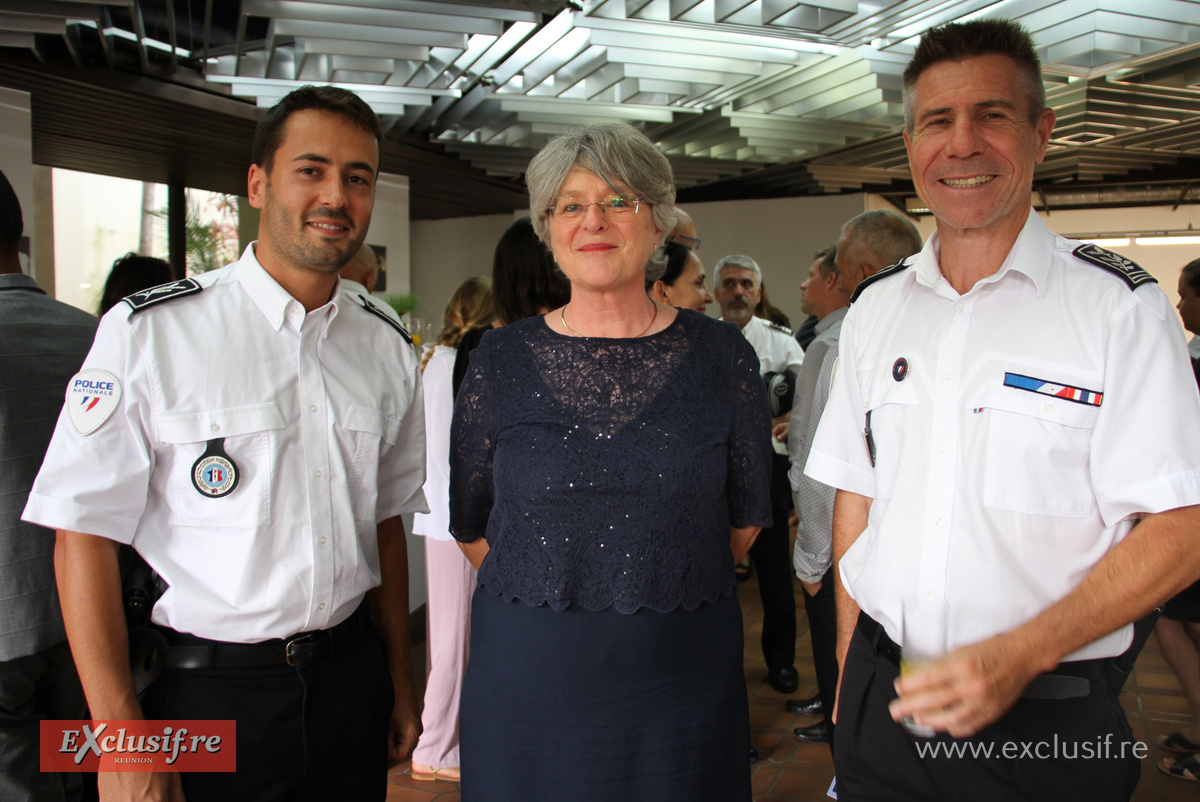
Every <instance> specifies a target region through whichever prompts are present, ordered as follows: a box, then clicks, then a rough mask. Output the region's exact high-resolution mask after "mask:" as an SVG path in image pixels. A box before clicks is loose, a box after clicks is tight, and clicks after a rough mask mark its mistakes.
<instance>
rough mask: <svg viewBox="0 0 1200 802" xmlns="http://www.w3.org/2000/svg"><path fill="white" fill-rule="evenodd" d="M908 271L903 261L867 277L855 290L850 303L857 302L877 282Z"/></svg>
mask: <svg viewBox="0 0 1200 802" xmlns="http://www.w3.org/2000/svg"><path fill="white" fill-rule="evenodd" d="M907 269H908V264H907V263H906V262H905V261H904V260H903V259H901V260H900V261H899V262H896V264H894V265H890V266H888V267H885V268H884V269H883V270H880V271H879V272H878V273H875V274H874V275H870V276H867V277H866V278H865V279H863V280H862V281H860V282H858V286H857V287H855V288H854V294H853V295H851V296H850V303H854V302H855V301H857V300H858V296H860V295H862V291H863V290H865V289H866V288H867V287H869V286H871V285H872V284H874V283H875V282H876V281H879V280H881V279H885V278H887V277H888V276H894V275H896V274H897V273H901V272H903V271H905V270H907Z"/></svg>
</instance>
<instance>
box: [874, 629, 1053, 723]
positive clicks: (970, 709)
mask: <svg viewBox="0 0 1200 802" xmlns="http://www.w3.org/2000/svg"><path fill="white" fill-rule="evenodd" d="M1013 641H1014V638H1013V636H1012V634H1011V633H1005V634H1002V635H997V636H996V637H994V638H988V639H987V640H985V641H980V642H979V643H973V644H971V645H970V646H964V647H962V648H961V649H955V650H954V651H953V652H951V653H950V654H948V655H946V656H945V657H943V658H942V659H941V660H938V661H936V662H933V663H930V664H928V665H926V666H924V667H922V668H921V669H919V670H917V671H915V672H913V673H912V674H909V675H907V676H904V677H901V678H899V679H897V680H896V686H895V687H896V693H898V694H900V698H899V699H896V700H894V701H893V702H892V703H891V705H889V707H888V709H889V711H890V712H891V714H892V719H893V720H895V721H903V720H904V719H905V718H912V719H915V720H916V721H917V723H918V724H925V725H927V726H930V727H932V728H933V729H934V730H937V731H938V732H946V733H949V734H950V735H952V736H954V737H955V738H966V737H968V736H971V735H974V734H975V733H977V732H979V731H980V730H982V729H983V728H984V727H986V726H988V725H989V724H991V723H992V722H994V721H996V720H998V719H999V718H1000V717H1001V716H1003V715H1004V714H1005V713H1007V712H1008V711H1009V709H1010V708H1012V706H1013V705H1014V704H1016V702H1017V699H1019V698H1020V696H1021V694H1022V692H1024V690H1025V688H1026V687H1027V686H1028V685H1029V683H1030V682H1032V681H1033V679H1034V677H1036V676H1037V675H1038V674H1039V673H1040V672H1041V670H1042V667H1041V665H1040V664H1039V661H1038V660H1035V659H1030V658H1029V656H1028V655H1026V654H1025V653H1024V652H1022V651H1021V650H1019V649H1017V648H1015V647H1014V643H1013Z"/></svg>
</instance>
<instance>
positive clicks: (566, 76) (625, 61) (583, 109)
mask: <svg viewBox="0 0 1200 802" xmlns="http://www.w3.org/2000/svg"><path fill="white" fill-rule="evenodd" d="M573 8H578V9H580V10H572V9H573ZM68 12H74V13H68ZM988 15H992V16H998V15H1006V16H1010V17H1014V18H1017V19H1019V20H1021V21H1022V22H1023V23H1024V24H1025V25H1026V26H1027V27H1029V29H1030V30H1031V31H1032V32H1033V34H1034V37H1035V40H1036V43H1037V46H1038V48H1039V50H1040V52H1041V53H1042V54H1043V57H1044V59H1045V61H1046V64H1045V74H1046V77H1047V81H1048V84H1049V87H1048V88H1049V94H1050V97H1051V103H1052V104H1054V105H1055V106H1056V107H1057V109H1058V111H1059V116H1060V120H1061V124H1060V127H1059V129H1058V131H1057V132H1056V134H1055V139H1054V146H1055V147H1054V148H1053V149H1052V151H1051V153H1050V154H1048V158H1047V164H1046V165H1045V166H1043V167H1042V168H1040V171H1039V173H1037V175H1038V179H1037V180H1039V181H1041V180H1043V179H1042V178H1041V176H1042V175H1046V176H1050V178H1048V179H1046V180H1049V181H1050V182H1051V183H1053V182H1057V181H1064V180H1083V179H1087V180H1098V179H1101V178H1103V177H1105V176H1108V175H1114V176H1118V175H1122V174H1126V173H1129V172H1131V171H1132V172H1135V173H1136V172H1138V171H1143V170H1150V171H1154V170H1159V171H1163V170H1168V171H1169V170H1179V169H1183V168H1188V167H1190V164H1191V161H1190V160H1191V159H1192V158H1193V156H1196V155H1200V154H1198V153H1197V149H1198V148H1200V135H1197V133H1200V132H1196V131H1195V129H1193V128H1192V127H1190V126H1191V123H1192V122H1193V121H1196V120H1198V119H1200V101H1198V98H1200V2H1194V1H1193V0H1139V2H1138V3H1137V4H1131V3H1130V4H1126V3H1111V2H1100V3H1097V2H1095V0H1003V2H1000V3H997V2H995V0H963V1H962V2H957V3H954V4H948V3H945V2H943V0H869V1H868V0H810V2H794V0H719V1H718V0H582V2H579V3H576V4H568V3H567V2H566V1H565V0H458V2H431V0H193V1H192V2H186V1H185V0H113V2H109V1H108V0H3V2H0V50H4V51H7V52H9V53H10V54H11V53H13V52H26V53H33V54H35V56H36V57H37V58H40V59H43V60H45V62H46V64H47V66H51V65H56V64H60V63H61V64H71V63H75V64H78V65H83V66H86V67H90V68H92V69H101V70H104V69H106V67H107V66H109V65H114V66H116V67H118V68H119V69H120V70H122V71H128V70H133V71H134V72H140V73H142V74H146V75H150V76H154V78H147V79H143V80H149V81H151V83H153V82H154V81H156V80H159V79H162V78H167V79H169V80H172V81H178V80H180V79H183V78H184V77H185V76H189V77H188V79H187V80H191V81H195V80H199V78H198V77H191V76H197V71H203V72H204V73H205V75H206V77H207V78H208V79H209V85H210V86H211V85H213V84H220V87H218V88H217V92H222V91H224V92H226V93H232V94H234V95H237V96H238V97H246V98H248V99H249V98H253V99H254V101H255V102H256V103H258V104H260V105H262V104H270V103H272V102H274V100H275V99H277V98H278V97H280V96H282V95H283V94H284V93H285V92H286V91H288V90H289V89H290V88H291V87H292V86H293V85H294V84H292V83H289V82H294V81H298V80H299V81H311V82H326V81H338V82H342V83H346V84H353V85H356V87H361V88H363V93H364V95H367V96H368V98H369V101H370V102H372V103H374V104H375V105H376V107H377V109H378V110H379V111H380V112H381V114H382V115H383V118H384V123H385V125H386V126H387V128H388V136H389V138H394V139H397V140H400V139H404V138H406V137H411V136H416V137H420V138H422V140H423V141H425V142H427V143H430V142H432V143H437V144H432V145H430V146H429V149H428V150H427V151H425V152H424V153H423V154H421V159H425V158H433V159H436V160H439V164H440V167H439V168H438V169H441V168H442V167H445V168H446V169H448V170H449V169H450V167H449V166H450V165H455V168H457V167H458V166H462V165H463V163H470V164H473V165H475V166H474V167H469V168H467V170H466V172H457V171H456V169H455V170H450V172H449V175H452V176H453V181H454V182H455V184H456V187H462V186H467V187H470V186H472V185H473V184H479V191H478V192H476V193H465V194H470V195H471V198H472V199H467V198H466V197H465V194H464V193H459V194H457V195H454V196H442V197H441V199H439V196H438V192H439V191H440V189H439V188H438V187H436V186H435V185H434V184H435V183H436V182H437V181H438V180H439V179H440V180H442V181H443V182H444V181H446V180H448V179H447V178H446V176H447V173H437V172H436V170H435V171H433V172H432V173H431V172H430V171H431V169H432V168H430V167H428V166H423V164H424V162H422V161H421V159H418V160H417V163H416V164H408V163H407V162H406V161H405V159H406V158H409V157H412V158H416V155H414V154H409V155H408V156H406V157H403V158H402V157H393V156H385V160H386V159H390V158H395V159H396V161H395V162H393V164H396V165H399V169H398V171H399V172H409V173H410V174H414V175H417V174H419V175H421V176H422V177H421V178H419V179H416V180H414V183H413V191H414V197H415V193H416V192H417V191H418V184H420V183H422V182H426V181H427V182H429V184H430V186H429V187H428V189H429V196H428V203H427V204H424V205H423V206H422V207H421V208H418V205H417V204H416V203H414V206H413V213H414V216H427V215H428V214H429V212H428V210H430V209H437V210H439V211H436V212H433V213H432V214H433V215H434V216H437V215H440V214H441V213H442V212H441V211H440V210H441V209H446V208H455V207H460V206H462V205H463V204H467V205H468V206H469V207H470V208H471V209H472V210H474V209H476V208H480V207H482V206H485V205H486V204H489V203H497V204H505V203H509V204H515V205H514V206H512V208H517V207H519V206H520V205H521V203H523V199H521V200H514V196H516V195H520V193H521V190H520V187H519V184H520V182H519V180H518V177H519V173H518V171H519V170H521V169H522V163H523V162H527V158H526V153H527V152H531V151H533V150H535V149H536V148H538V147H540V145H541V144H542V143H544V142H545V140H546V139H547V138H549V137H550V136H552V135H553V134H555V133H557V132H559V131H561V130H563V129H564V127H565V126H567V125H569V124H571V123H574V122H581V121H589V120H596V119H604V120H608V119H625V120H628V121H630V122H632V123H634V124H635V125H638V126H639V127H642V128H643V129H645V130H646V131H647V133H648V135H650V136H651V138H652V139H655V141H657V142H658V143H659V145H660V147H662V148H663V150H664V152H666V153H667V154H668V156H669V158H671V160H672V162H673V165H674V169H675V170H676V173H677V175H678V176H679V183H680V186H681V188H685V187H686V186H687V185H688V184H690V183H693V182H694V183H695V185H696V186H695V187H693V188H690V189H687V192H688V193H689V195H691V194H694V193H695V192H697V191H706V188H709V189H710V190H711V192H712V193H713V194H712V197H718V196H720V197H729V196H731V195H730V193H734V192H736V189H737V187H742V188H743V189H744V191H745V192H746V193H748V196H749V195H750V194H757V195H759V196H762V195H763V193H772V194H778V193H783V192H794V193H798V194H802V193H819V192H831V191H850V190H853V189H854V188H856V187H866V186H881V187H883V188H884V189H886V187H887V185H888V182H889V181H891V182H892V185H894V186H899V187H901V188H902V189H903V188H904V187H905V184H906V183H907V182H906V180H905V178H906V176H907V164H906V157H905V153H904V148H903V143H902V141H901V140H900V137H899V136H898V132H899V130H900V128H901V126H902V106H901V102H900V101H901V98H900V90H899V74H900V72H901V70H902V69H903V66H904V64H905V62H906V61H907V58H908V56H909V54H910V53H911V51H912V47H913V45H914V44H915V37H916V36H917V35H918V34H919V33H920V31H921V30H923V29H924V28H926V27H929V26H930V25H934V24H939V23H941V22H945V21H948V20H949V19H952V18H956V19H961V18H971V17H976V16H988ZM79 18H87V19H90V20H91V22H90V23H89V24H90V25H91V26H92V27H87V26H86V25H83V24H79V23H76V22H69V20H72V19H79ZM47 19H50V20H52V21H53V22H55V23H61V26H59V25H57V24H56V25H55V30H56V31H59V32H58V33H30V32H28V31H22V30H21V28H22V26H24V27H26V28H29V27H33V28H37V26H39V25H44V24H45V21H46V20H47ZM60 29H61V30H60ZM122 31H123V32H125V33H124V34H122V35H118V34H120V33H121V32H122ZM122 36H127V37H132V38H133V39H135V40H136V41H133V42H131V41H128V40H127V39H126V38H122ZM151 40H157V41H158V42H159V43H165V44H159V45H157V46H156V45H155V42H154V41H151ZM167 45H175V46H178V47H182V48H184V49H185V51H195V53H194V55H192V56H189V55H188V54H187V52H184V53H175V52H170V53H167V52H162V49H161V48H164V47H166V46H167ZM168 49H169V48H168ZM205 56H212V60H204V57H205ZM117 74H128V73H127V72H125V73H115V74H114V73H110V74H109V75H110V76H113V75H117ZM108 80H111V77H110V79H107V80H96V79H95V78H93V79H92V82H93V83H106V82H108ZM186 82H187V81H185V83H186ZM10 85H12V84H10ZM222 87H224V88H222ZM18 88H20V87H19V86H18ZM123 89H125V90H126V91H128V92H129V93H131V94H138V93H139V92H145V93H146V94H149V95H151V96H154V95H155V92H154V91H153V90H149V91H148V92H147V91H145V90H146V88H145V87H144V86H142V87H123ZM389 93H390V94H391V96H390V97H389V96H388V95H389ZM193 96H194V97H199V96H201V95H200V94H199V93H197V94H194V95H193ZM204 96H205V97H211V96H209V95H204ZM160 99H161V98H160ZM221 100H222V102H224V103H230V102H233V101H230V100H229V99H228V97H226V98H222V99H221ZM132 105H134V106H136V105H137V104H132ZM211 105H212V104H211V103H210V104H209V106H210V108H209V110H210V112H213V113H220V112H219V110H215V111H214V110H213V109H212V108H211ZM247 107H248V104H239V105H238V106H237V108H239V109H242V110H245V109H246V108H247ZM250 113H251V114H253V110H252V109H251V110H250ZM143 115H144V111H143V110H142V109H139V110H138V111H137V112H134V113H132V114H128V115H126V117H125V118H126V119H139V120H140V119H142V116H143ZM181 116H183V117H185V118H186V117H187V115H186V114H181ZM63 125H65V121H64V122H63ZM77 125H78V118H77ZM200 130H202V129H200ZM101 133H103V134H104V136H105V137H107V140H106V141H107V142H110V143H111V147H112V148H113V149H114V151H115V152H114V153H113V154H112V157H111V158H110V159H109V161H110V162H112V163H113V164H120V165H121V168H120V169H122V170H134V169H138V168H137V167H136V166H133V165H131V162H130V159H129V154H127V153H126V152H125V151H126V150H127V149H128V148H129V143H128V142H126V141H125V140H122V139H120V138H119V137H116V136H115V135H113V134H112V133H111V132H107V131H102V132H101ZM185 133H187V132H185ZM85 134H86V135H87V136H89V137H90V135H91V132H90V131H85ZM72 136H78V129H77V130H76V131H75V132H69V133H68V132H61V133H59V134H58V137H59V140H61V141H60V144H59V145H58V147H60V148H61V149H62V150H64V151H65V150H66V145H65V144H62V143H64V142H66V141H67V140H68V139H69V138H70V137H72ZM170 136H172V132H170V131H169V130H159V129H155V128H149V129H147V131H146V132H145V134H144V136H143V139H146V140H148V139H149V138H152V137H164V138H166V137H170ZM175 138H176V139H179V137H178V136H176V137H175ZM183 142H185V140H184V139H180V141H179V142H178V143H177V142H173V141H170V140H168V142H167V145H166V148H167V151H169V150H171V148H172V147H173V148H174V150H175V151H177V153H176V157H175V159H174V160H172V158H171V157H170V156H169V155H168V153H167V151H164V150H162V149H160V148H159V147H158V146H157V145H152V144H149V143H147V147H146V149H145V150H146V152H147V153H150V154H153V161H155V165H153V166H151V165H148V166H147V167H146V170H147V171H150V170H157V171H159V172H162V171H163V170H165V169H168V168H169V169H172V170H178V169H180V168H178V167H177V166H174V162H175V161H178V159H179V158H180V157H182V156H186V157H188V158H191V157H193V156H195V157H196V158H197V159H198V160H200V161H205V160H207V161H208V162H209V163H210V164H219V163H220V162H221V158H220V157H214V156H213V155H212V154H211V150H212V149H214V148H217V147H220V146H221V145H222V144H223V143H222V142H221V141H220V139H219V138H218V139H212V140H210V141H207V142H205V141H197V142H191V141H186V145H184V144H180V143H183ZM456 145H464V146H469V147H458V148H456ZM106 146H107V145H106ZM442 146H445V147H446V148H448V149H449V150H452V151H453V153H448V152H442V151H441V150H440V148H441V147H442ZM205 147H207V148H208V149H209V151H208V152H206V151H205V150H204V148H205ZM232 147H235V148H236V146H232ZM497 148H511V149H514V151H515V155H513V154H509V155H507V156H499V155H497V153H496V149H497ZM83 150H85V149H80V151H79V152H73V154H72V156H71V158H85V157H84V156H83V153H82V151H83ZM385 150H386V149H385ZM116 151H119V152H116ZM1139 151H1150V152H1154V153H1157V152H1160V151H1166V152H1168V153H1169V154H1171V155H1170V157H1169V158H1166V159H1165V160H1164V159H1163V158H1145V157H1143V156H1140V155H1139ZM1089 153H1091V155H1089ZM430 154H432V156H430ZM1172 159H1174V160H1175V162H1177V163H1172V162H1171V160H1172ZM701 160H705V161H706V162H708V164H706V165H705V167H704V168H703V169H700V165H699V162H700V161H701ZM92 161H95V162H103V161H104V159H103V158H93V159H92ZM228 161H230V162H236V161H239V160H238V159H237V158H233V159H228ZM689 162H690V164H691V166H693V167H695V168H696V169H689ZM794 162H799V163H804V162H810V163H812V164H813V165H815V166H814V168H813V169H812V170H811V171H809V170H806V169H804V168H803V167H802V164H801V165H797V164H793V163H794ZM163 164H166V165H167V167H164V166H163ZM770 164H775V165H776V166H775V167H770V166H767V165H770ZM734 165H736V166H734ZM114 169H115V168H114ZM422 171H424V172H422ZM230 172H234V171H232V170H231V171H230ZM244 173H245V168H244V164H238V169H237V170H236V179H235V180H236V182H237V184H238V185H239V186H240V185H241V184H242V183H244ZM489 173H491V174H492V175H494V178H492V179H489V178H487V175H488V174H489ZM758 173H763V175H761V176H759V175H758ZM426 176H428V177H426ZM814 176H816V177H814ZM207 180H208V181H209V182H210V183H213V184H215V183H226V181H225V180H218V179H215V178H209V179H207ZM200 185H201V184H197V186H200ZM238 191H240V190H238ZM504 210H506V209H505V208H504V207H503V206H501V207H496V208H492V209H489V210H487V211H504ZM460 213H463V212H460ZM469 213H475V212H474V211H471V212H469ZM479 213H486V211H483V212H479Z"/></svg>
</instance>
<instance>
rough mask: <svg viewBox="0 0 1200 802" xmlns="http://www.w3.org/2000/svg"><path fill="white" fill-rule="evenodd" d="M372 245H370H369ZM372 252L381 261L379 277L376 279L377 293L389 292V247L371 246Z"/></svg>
mask: <svg viewBox="0 0 1200 802" xmlns="http://www.w3.org/2000/svg"><path fill="white" fill-rule="evenodd" d="M367 244H368V245H370V243H367ZM370 247H371V250H373V251H375V258H376V259H378V260H379V277H378V278H376V279H375V292H386V291H387V288H388V286H387V246H386V245H370Z"/></svg>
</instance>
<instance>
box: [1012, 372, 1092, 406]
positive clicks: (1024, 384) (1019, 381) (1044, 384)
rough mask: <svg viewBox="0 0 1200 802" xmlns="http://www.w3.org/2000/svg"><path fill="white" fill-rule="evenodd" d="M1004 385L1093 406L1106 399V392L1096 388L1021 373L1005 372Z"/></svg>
mask: <svg viewBox="0 0 1200 802" xmlns="http://www.w3.org/2000/svg"><path fill="white" fill-rule="evenodd" d="M1004 386H1005V387H1015V388H1017V389H1018V390H1028V391H1029V392H1031V393H1041V394H1042V395H1052V396H1054V397H1055V398H1063V399H1066V400H1067V401H1074V402H1075V403H1076V404H1087V405H1088V406H1093V407H1098V406H1100V402H1101V401H1103V400H1104V393H1098V392H1096V391H1095V390H1085V389H1083V388H1082V387H1072V386H1071V385H1069V384H1055V383H1054V382H1048V381H1046V380H1045V379H1035V378H1033V377H1032V376H1022V375H1021V374H1020V373H1005V374H1004Z"/></svg>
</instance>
